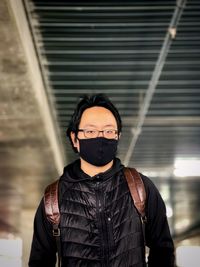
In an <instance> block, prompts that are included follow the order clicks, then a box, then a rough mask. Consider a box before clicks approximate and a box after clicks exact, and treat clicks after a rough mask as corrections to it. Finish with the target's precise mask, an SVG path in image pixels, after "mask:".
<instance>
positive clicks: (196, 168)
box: [174, 158, 200, 177]
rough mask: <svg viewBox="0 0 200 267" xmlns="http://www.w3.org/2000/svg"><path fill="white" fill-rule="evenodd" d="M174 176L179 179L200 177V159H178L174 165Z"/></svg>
mask: <svg viewBox="0 0 200 267" xmlns="http://www.w3.org/2000/svg"><path fill="white" fill-rule="evenodd" d="M174 175H175V176H177V177H194V176H199V177H200V159H197V158H189V159H188V158H177V159H176V160H175V163H174Z"/></svg>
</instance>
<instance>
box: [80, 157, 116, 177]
mask: <svg viewBox="0 0 200 267" xmlns="http://www.w3.org/2000/svg"><path fill="white" fill-rule="evenodd" d="M80 160H81V169H82V171H84V173H86V174H88V175H89V176H90V177H93V176H95V175H97V174H98V173H103V172H106V171H107V170H109V169H110V168H111V167H112V165H113V160H112V161H111V162H109V163H108V164H106V165H104V166H94V165H92V164H90V163H88V162H87V161H85V160H83V159H82V158H80Z"/></svg>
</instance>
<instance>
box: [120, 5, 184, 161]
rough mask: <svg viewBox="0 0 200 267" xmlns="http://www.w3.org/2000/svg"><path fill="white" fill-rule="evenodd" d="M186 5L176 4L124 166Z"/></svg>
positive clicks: (130, 154) (134, 142)
mask: <svg viewBox="0 0 200 267" xmlns="http://www.w3.org/2000/svg"><path fill="white" fill-rule="evenodd" d="M185 4H186V0H185V1H184V0H179V1H177V3H176V7H175V10H174V14H173V16H172V19H171V22H170V25H169V28H168V31H167V33H166V36H165V39H164V42H163V45H162V48H161V51H160V54H159V57H158V60H157V62H156V65H155V68H154V71H153V73H152V78H151V80H150V82H149V86H148V88H147V91H146V94H145V97H144V101H143V103H142V105H141V108H140V110H139V115H138V122H137V126H136V127H135V128H134V134H133V137H132V140H131V142H130V145H129V148H128V151H127V154H126V156H125V159H124V165H125V166H127V165H128V164H129V161H130V158H131V156H132V153H133V149H134V147H135V145H136V142H137V140H138V137H139V135H140V133H141V131H142V126H143V124H144V120H145V117H146V115H147V112H148V109H149V106H150V103H151V100H152V97H153V94H154V92H155V90H156V86H157V84H158V81H159V78H160V75H161V72H162V69H163V66H164V64H165V60H166V57H167V54H168V52H169V49H170V46H171V43H172V40H173V39H174V38H175V35H176V31H177V27H178V23H179V20H180V18H181V15H182V12H183V10H184V7H185Z"/></svg>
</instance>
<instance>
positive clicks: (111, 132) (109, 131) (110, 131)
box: [106, 130, 114, 134]
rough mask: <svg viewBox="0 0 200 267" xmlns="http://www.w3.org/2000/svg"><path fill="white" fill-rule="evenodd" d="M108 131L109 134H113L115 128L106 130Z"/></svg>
mask: <svg viewBox="0 0 200 267" xmlns="http://www.w3.org/2000/svg"><path fill="white" fill-rule="evenodd" d="M106 133H107V134H113V133H114V130H106Z"/></svg>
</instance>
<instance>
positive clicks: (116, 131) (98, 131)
mask: <svg viewBox="0 0 200 267" xmlns="http://www.w3.org/2000/svg"><path fill="white" fill-rule="evenodd" d="M86 130H92V131H96V132H97V133H98V134H97V136H95V137H87V136H86V135H85V131H86ZM109 130H112V131H114V132H115V135H116V136H117V135H118V136H119V133H118V130H115V129H105V130H101V131H100V130H97V129H78V131H77V132H82V133H83V134H84V137H85V138H87V139H89V138H96V137H99V134H100V133H102V135H103V137H104V138H106V139H113V138H107V137H105V134H104V132H105V131H109Z"/></svg>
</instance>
